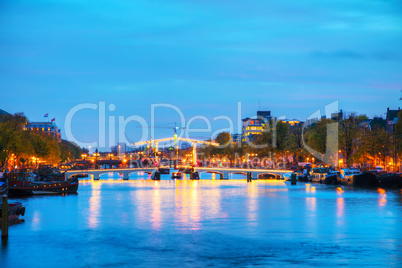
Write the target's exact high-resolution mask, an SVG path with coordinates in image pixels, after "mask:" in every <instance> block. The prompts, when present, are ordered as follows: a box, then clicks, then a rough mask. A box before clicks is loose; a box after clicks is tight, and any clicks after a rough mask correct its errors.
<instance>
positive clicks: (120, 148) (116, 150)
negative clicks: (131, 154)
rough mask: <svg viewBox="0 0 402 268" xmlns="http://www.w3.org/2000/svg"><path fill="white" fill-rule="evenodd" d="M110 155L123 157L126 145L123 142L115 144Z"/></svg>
mask: <svg viewBox="0 0 402 268" xmlns="http://www.w3.org/2000/svg"><path fill="white" fill-rule="evenodd" d="M111 149H112V153H113V154H114V155H116V156H120V155H124V154H125V153H126V152H127V149H129V148H128V147H127V145H126V144H125V143H124V142H119V143H117V145H116V146H112V147H111Z"/></svg>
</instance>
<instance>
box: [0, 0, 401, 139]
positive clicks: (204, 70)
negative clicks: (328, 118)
mask: <svg viewBox="0 0 402 268" xmlns="http://www.w3.org/2000/svg"><path fill="white" fill-rule="evenodd" d="M401 14H402V2H401V1H372V0H360V1H358V0H353V1H350V0H339V1H318V0H317V1H312V0H305V1H288V0H285V1H268V0H264V1H259V0H255V1H234V0H231V1H227V0H225V1H208V0H203V1H201V0H186V1H184V0H183V1H177V0H176V1H166V0H165V1H149V0H147V1H134V0H132V1H128V0H127V1H121V0H114V1H111V0H110V1H107V0H103V1H102V0H96V1H95V0H94V1H89V0H88V1H83V0H57V1H56V0H54V1H50V0H48V1H43V0H35V1H22V0H3V1H1V2H0V91H1V103H0V109H3V110H5V111H7V112H9V113H16V112H24V113H25V114H26V115H27V117H28V119H29V120H31V121H43V120H44V118H43V115H44V114H45V113H49V116H50V118H53V117H55V118H56V122H57V125H58V126H59V127H60V128H62V131H63V138H66V136H65V133H64V128H65V126H64V124H65V117H66V115H67V113H68V111H69V110H70V109H71V108H73V107H74V106H76V105H78V104H81V103H93V104H99V102H100V101H104V102H106V106H108V105H109V104H114V105H115V106H116V109H115V111H113V112H110V111H108V113H107V116H116V117H117V116H124V117H128V116H131V115H138V116H141V117H143V118H145V119H146V120H147V121H149V118H150V108H151V104H158V103H167V104H172V105H175V106H177V107H178V108H180V109H181V110H182V112H183V113H184V115H185V117H186V119H189V118H191V117H192V116H195V115H200V116H205V117H207V118H209V119H212V118H213V117H215V116H221V115H224V116H229V117H231V118H233V120H234V121H235V120H237V119H236V113H237V102H238V101H241V102H242V117H247V116H249V117H250V116H255V115H256V111H257V110H258V108H259V103H260V107H261V110H271V111H272V114H273V115H274V116H282V115H283V116H286V117H287V118H297V119H300V120H303V119H305V118H306V117H308V116H309V115H310V114H312V113H313V112H315V111H316V110H318V109H323V108H324V107H325V105H327V104H330V103H332V102H333V101H339V107H340V108H341V109H343V110H344V111H346V112H357V113H362V114H367V115H368V116H370V117H372V116H376V115H377V116H383V115H384V113H385V112H386V109H387V107H390V108H391V109H398V107H399V106H402V102H401V101H399V98H401V97H402V94H401V89H402V52H401V48H402V15H401ZM156 119H157V122H156V123H155V124H156V125H169V123H170V125H172V126H173V125H174V122H175V121H176V122H179V117H178V116H177V114H176V113H175V112H173V111H172V110H168V109H159V110H157V112H156ZM116 121H117V119H116ZM107 123H109V122H108V120H107ZM149 124H150V123H149ZM203 125H205V124H203V123H202V122H195V123H194V127H203ZM136 126H138V124H135V123H131V124H129V125H128V127H127V134H128V136H129V137H130V139H132V140H134V141H135V140H136V139H138V137H139V132H140V129H139V128H136ZM226 126H227V124H226V123H225V121H222V120H221V121H220V122H218V121H216V122H212V128H213V129H218V128H221V127H226ZM72 128H73V132H74V135H75V136H76V138H77V139H79V140H80V141H83V142H90V141H96V139H97V137H98V113H97V111H94V110H88V109H87V110H85V111H80V112H78V113H77V114H76V116H75V117H74V118H73V126H72ZM106 129H108V128H106ZM172 134H173V133H172V131H171V130H168V129H161V130H158V131H157V135H156V136H157V138H161V137H166V136H171V135H172ZM195 136H197V135H195ZM200 136H208V135H206V134H204V135H200ZM110 145H113V144H108V145H107V147H108V146H110Z"/></svg>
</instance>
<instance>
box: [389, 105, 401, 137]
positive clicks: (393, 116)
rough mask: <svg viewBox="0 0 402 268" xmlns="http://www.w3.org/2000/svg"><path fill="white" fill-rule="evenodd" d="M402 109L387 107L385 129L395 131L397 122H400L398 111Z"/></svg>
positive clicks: (390, 131)
mask: <svg viewBox="0 0 402 268" xmlns="http://www.w3.org/2000/svg"><path fill="white" fill-rule="evenodd" d="M400 111H401V108H398V110H390V109H389V108H387V115H386V118H385V121H386V126H385V130H386V131H387V132H389V133H394V130H395V124H396V123H397V122H398V113H399V112H400Z"/></svg>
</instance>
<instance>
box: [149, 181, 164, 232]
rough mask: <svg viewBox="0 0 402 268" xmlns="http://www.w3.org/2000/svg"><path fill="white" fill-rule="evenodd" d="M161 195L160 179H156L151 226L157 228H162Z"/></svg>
mask: <svg viewBox="0 0 402 268" xmlns="http://www.w3.org/2000/svg"><path fill="white" fill-rule="evenodd" d="M161 214H162V213H161V196H160V187H159V181H154V189H153V195H152V212H151V226H152V228H153V229H155V230H160V228H161Z"/></svg>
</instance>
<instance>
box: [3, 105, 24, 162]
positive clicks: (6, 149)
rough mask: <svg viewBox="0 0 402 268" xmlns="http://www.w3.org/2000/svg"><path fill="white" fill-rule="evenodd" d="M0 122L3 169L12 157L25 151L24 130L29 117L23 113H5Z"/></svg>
mask: <svg viewBox="0 0 402 268" xmlns="http://www.w3.org/2000/svg"><path fill="white" fill-rule="evenodd" d="M1 119H2V120H1V122H0V168H1V169H3V168H4V166H5V165H6V164H7V163H8V160H9V159H10V157H11V156H12V155H13V154H14V155H15V157H17V156H18V155H19V154H21V153H22V152H23V151H24V145H25V144H24V142H23V141H22V140H23V137H24V135H23V132H24V128H25V124H26V122H27V118H26V117H25V116H24V114H23V113H16V114H14V115H3V116H2V118H1Z"/></svg>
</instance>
